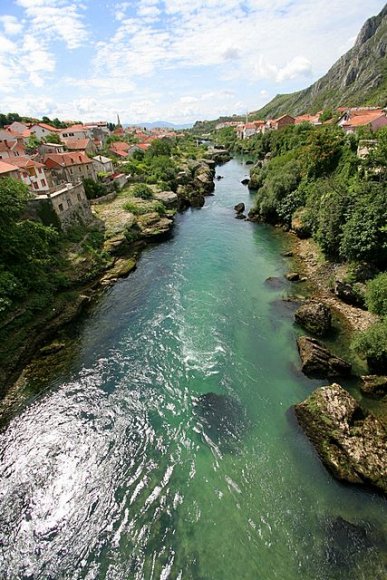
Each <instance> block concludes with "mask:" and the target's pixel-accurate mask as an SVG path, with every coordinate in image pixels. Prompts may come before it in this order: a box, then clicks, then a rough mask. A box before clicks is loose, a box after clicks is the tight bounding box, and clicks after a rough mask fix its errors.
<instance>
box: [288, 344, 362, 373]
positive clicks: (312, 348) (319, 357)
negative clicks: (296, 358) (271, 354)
mask: <svg viewBox="0 0 387 580" xmlns="http://www.w3.org/2000/svg"><path fill="white" fill-rule="evenodd" d="M297 347H298V352H299V355H300V359H301V370H302V372H303V373H304V374H305V375H306V376H308V377H311V378H315V379H325V378H327V377H345V376H349V375H350V374H351V368H352V367H351V365H350V364H349V363H348V362H346V361H345V360H343V359H342V358H340V357H338V356H336V355H334V354H332V353H331V352H330V351H329V350H328V349H327V348H325V347H324V346H323V345H322V344H321V343H320V342H319V341H318V340H316V339H315V338H310V337H308V336H300V337H299V338H298V339H297Z"/></svg>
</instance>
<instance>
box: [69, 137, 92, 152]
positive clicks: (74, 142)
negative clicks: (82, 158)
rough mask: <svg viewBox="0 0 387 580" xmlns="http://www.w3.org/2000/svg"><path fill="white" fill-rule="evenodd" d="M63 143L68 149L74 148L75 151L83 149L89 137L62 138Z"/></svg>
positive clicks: (88, 141)
mask: <svg viewBox="0 0 387 580" xmlns="http://www.w3.org/2000/svg"><path fill="white" fill-rule="evenodd" d="M62 141H63V143H64V144H65V145H66V147H67V148H68V149H75V150H76V151H84V150H85V149H86V147H87V146H88V145H89V143H90V139H89V138H88V137H86V138H85V139H62Z"/></svg>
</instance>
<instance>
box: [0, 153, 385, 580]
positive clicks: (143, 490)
mask: <svg viewBox="0 0 387 580" xmlns="http://www.w3.org/2000/svg"><path fill="white" fill-rule="evenodd" d="M218 173H219V174H221V175H223V176H224V179H222V180H220V181H217V183H216V191H215V194H216V195H215V196H214V197H210V198H207V200H206V205H205V206H204V207H203V208H202V209H201V210H193V211H188V212H186V213H185V214H183V215H179V216H178V217H177V219H176V226H175V230H174V235H173V237H172V239H171V240H169V241H168V242H165V243H163V244H160V245H158V246H154V247H152V248H150V249H148V250H146V251H145V252H144V253H143V255H142V257H141V259H140V261H139V263H138V268H137V270H136V271H135V272H134V273H133V274H131V275H130V276H129V277H128V278H127V279H125V280H121V281H119V282H118V283H116V284H115V285H114V286H113V287H112V288H110V289H109V290H108V291H107V292H106V293H105V295H104V296H103V297H102V299H101V300H100V301H99V303H98V305H97V307H96V308H95V309H94V311H93V312H92V314H91V315H90V317H89V318H88V319H87V320H86V321H85V323H84V325H83V328H82V331H81V336H80V340H79V348H78V351H77V354H76V356H75V357H74V360H73V361H72V363H71V367H70V369H69V370H68V371H67V372H66V373H65V374H63V373H62V374H61V375H60V376H57V377H56V378H55V379H54V380H52V381H51V384H50V385H49V388H48V389H46V390H45V392H44V393H43V394H42V395H40V396H39V397H34V398H31V401H30V402H29V403H28V404H27V405H26V406H25V407H24V408H23V409H22V410H21V411H20V412H19V414H18V415H17V416H15V417H14V418H13V419H12V420H11V421H10V424H9V426H8V428H7V429H6V430H5V431H4V432H3V433H2V434H1V436H0V452H1V466H0V476H1V488H0V518H1V521H0V566H1V572H0V576H1V578H2V579H12V580H13V579H15V578H33V579H48V578H49V579H58V578H61V579H62V578H66V579H67V578H69V579H70V578H71V579H77V578H86V579H97V578H98V579H105V578H107V579H110V580H113V579H120V580H121V579H128V578H136V579H137V578H138V579H140V578H147V579H148V578H162V579H167V578H182V579H183V578H187V579H216V580H217V579H219V580H228V579H230V580H231V579H233V580H234V579H236V580H240V579H263V580H271V579H276V578H279V579H281V580H287V579H289V580H292V579H293V578H294V579H295V578H302V579H324V580H326V579H328V578H332V579H334V578H341V579H344V578H352V579H354V578H367V579H369V578H371V577H372V578H382V577H384V576H383V568H382V566H383V557H382V554H381V552H380V551H379V545H378V543H377V542H376V541H374V540H372V541H371V540H370V537H371V536H372V538H374V536H375V534H373V530H381V529H382V528H383V526H385V521H386V520H387V518H386V514H387V510H386V502H385V501H384V500H383V499H382V498H380V497H378V496H377V495H374V494H372V493H367V492H364V491H362V490H358V489H356V488H353V487H347V486H343V485H341V484H340V483H338V482H337V481H336V480H334V479H333V478H332V477H331V476H330V474H329V473H328V472H327V471H326V470H325V468H324V467H323V466H322V465H321V463H320V461H319V460H318V458H317V457H316V455H315V453H314V451H313V449H312V447H311V445H310V443H309V442H308V441H307V439H306V438H305V436H304V435H303V434H302V433H301V431H300V430H299V429H298V427H297V425H296V422H295V420H294V417H293V415H292V413H291V412H289V411H288V410H289V408H290V407H291V405H293V404H294V403H296V402H299V401H300V400H302V399H304V398H305V397H306V396H307V395H308V394H309V393H310V392H311V391H312V389H313V388H314V387H316V386H318V385H321V384H323V382H321V381H320V382H319V381H311V380H308V379H306V378H305V377H303V376H302V375H301V374H300V372H299V370H298V355H297V351H296V342H295V339H296V336H297V332H298V331H297V329H296V328H295V327H294V325H293V320H292V318H293V315H292V311H291V308H290V306H289V304H287V303H286V302H283V301H282V300H281V298H282V297H283V296H284V295H285V294H286V293H287V292H289V291H291V285H290V283H288V282H287V281H286V280H285V279H284V278H283V274H284V272H286V268H287V267H288V264H287V262H286V259H284V258H281V256H280V253H281V251H283V250H284V248H285V245H284V244H286V241H285V239H284V236H283V235H282V234H280V233H279V232H277V231H275V230H273V229H271V228H270V227H266V226H263V225H256V224H252V223H248V222H243V221H239V220H236V219H235V217H234V211H233V206H234V205H235V204H236V203H237V202H240V201H244V202H245V203H246V204H247V205H249V204H251V199H250V195H249V193H248V190H247V188H245V187H244V186H243V185H241V184H240V180H241V179H242V178H243V177H245V176H246V173H248V167H245V166H244V165H243V164H242V163H241V162H240V161H238V160H232V161H230V162H229V163H227V164H226V165H224V166H222V167H219V168H218ZM270 276H272V277H276V278H277V277H278V278H279V280H277V282H278V287H275V288H273V287H272V286H270V285H268V284H267V283H266V282H265V280H266V279H267V278H268V277H270ZM282 280H283V281H282ZM208 393H213V394H215V395H211V396H209V397H207V398H203V397H202V398H201V396H202V395H205V394H208ZM216 395H222V396H219V397H216ZM340 518H343V519H344V520H346V521H349V522H352V524H356V525H358V526H360V527H351V526H349V527H348V525H347V524H345V522H343V520H342V519H340ZM346 526H347V527H346ZM371 532H372V533H371ZM376 536H377V534H376Z"/></svg>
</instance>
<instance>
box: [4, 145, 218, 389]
mask: <svg viewBox="0 0 387 580" xmlns="http://www.w3.org/2000/svg"><path fill="white" fill-rule="evenodd" d="M205 155H206V148H205V147H203V146H197V145H196V143H195V141H194V140H193V139H192V138H191V137H190V136H189V135H187V136H186V137H184V138H180V139H179V140H177V139H169V140H163V141H161V140H155V141H154V142H153V143H152V145H151V147H150V148H149V150H148V151H147V152H146V153H145V154H144V153H143V152H137V153H136V154H135V156H134V158H133V159H132V160H131V161H130V162H127V163H126V164H124V165H122V166H121V167H120V169H121V171H123V172H125V173H128V174H130V175H131V180H130V182H131V184H130V185H128V186H127V187H125V188H124V189H123V190H122V191H121V192H119V193H118V195H117V197H116V199H115V200H113V201H109V202H103V200H102V203H100V204H98V205H95V206H94V218H95V219H94V221H93V223H92V224H90V225H88V226H86V225H84V224H83V223H81V222H79V223H76V224H74V225H73V227H72V228H71V229H70V230H69V231H67V232H62V231H61V230H60V229H59V227H58V228H55V227H53V226H50V227H48V226H45V225H43V224H42V223H40V222H36V221H32V220H30V219H28V213H26V208H27V205H28V199H29V193H28V189H27V187H26V186H24V184H22V183H21V182H19V181H16V180H13V179H10V178H8V179H2V180H1V181H0V324H1V330H0V344H1V347H0V371H1V372H0V376H1V379H0V392H1V393H2V394H3V395H4V393H5V392H6V389H7V388H8V386H9V385H10V384H11V383H12V382H13V381H14V380H15V379H16V377H17V375H18V374H19V372H20V370H21V368H22V367H23V366H24V365H25V364H26V363H27V362H28V361H29V360H30V359H31V357H32V356H33V355H34V354H35V353H36V352H37V351H38V350H39V349H41V354H42V355H44V356H46V355H47V354H49V353H50V352H55V351H57V350H58V349H60V348H62V347H63V344H64V343H65V342H66V340H65V337H64V336H63V332H62V330H63V329H64V328H65V327H66V326H67V325H68V323H69V322H71V321H73V320H74V319H75V318H76V317H78V315H79V314H80V313H81V311H83V309H84V308H85V307H86V306H87V305H88V304H89V302H90V299H91V297H92V296H93V295H94V293H95V291H96V290H97V289H98V288H100V287H101V286H103V285H106V284H109V283H111V282H112V281H114V280H116V279H117V278H118V277H121V276H125V275H127V274H128V273H129V272H130V271H131V270H132V269H133V268H135V265H136V257H137V255H138V252H139V251H140V250H141V249H142V248H143V247H144V246H145V245H146V244H147V243H151V242H156V241H159V240H161V239H163V237H165V236H167V235H168V234H169V231H170V229H171V227H172V225H173V215H174V213H175V212H176V211H177V210H178V209H185V208H187V207H189V206H190V205H197V206H201V205H202V204H203V203H204V197H203V195H207V194H209V193H210V192H211V188H213V173H214V162H213V161H211V159H208V160H206V161H205V162H204V161H203V158H204V156H205ZM97 185H98V184H97ZM85 189H86V192H87V194H88V197H89V198H91V199H93V198H95V197H99V196H100V195H103V194H104V193H105V192H104V189H103V188H99V189H98V191H96V188H95V185H94V186H93V185H91V184H90V183H88V182H87V181H86V183H85ZM175 192H177V193H175ZM62 338H64V342H63V341H62ZM50 341H53V342H52V344H51V346H47V343H50Z"/></svg>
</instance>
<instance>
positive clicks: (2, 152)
mask: <svg viewBox="0 0 387 580" xmlns="http://www.w3.org/2000/svg"><path fill="white" fill-rule="evenodd" d="M25 154H26V150H25V147H24V145H23V144H22V143H20V142H19V141H1V142H0V159H10V158H11V157H20V156H23V155H25Z"/></svg>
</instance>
